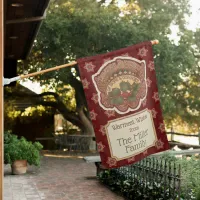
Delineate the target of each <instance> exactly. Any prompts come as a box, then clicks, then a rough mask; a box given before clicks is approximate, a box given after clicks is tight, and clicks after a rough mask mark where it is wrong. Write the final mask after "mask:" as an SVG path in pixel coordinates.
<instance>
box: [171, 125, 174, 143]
mask: <svg viewBox="0 0 200 200" xmlns="http://www.w3.org/2000/svg"><path fill="white" fill-rule="evenodd" d="M171 141H174V129H173V126H172V127H171Z"/></svg>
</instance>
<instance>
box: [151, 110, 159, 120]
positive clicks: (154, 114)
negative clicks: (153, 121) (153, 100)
mask: <svg viewBox="0 0 200 200" xmlns="http://www.w3.org/2000/svg"><path fill="white" fill-rule="evenodd" d="M151 114H152V117H153V118H156V115H157V114H158V112H156V110H155V108H153V109H152V110H151Z"/></svg>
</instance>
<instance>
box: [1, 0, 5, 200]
mask: <svg viewBox="0 0 200 200" xmlns="http://www.w3.org/2000/svg"><path fill="white" fill-rule="evenodd" d="M3 7H4V0H2V1H0V199H3V177H4V175H3V173H4V170H3V163H4V162H3V132H4V131H3V65H4V62H3V60H4V52H3V49H4V42H3V38H4V23H3V21H4V17H3V13H4V12H3Z"/></svg>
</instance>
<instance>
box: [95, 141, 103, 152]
mask: <svg viewBox="0 0 200 200" xmlns="http://www.w3.org/2000/svg"><path fill="white" fill-rule="evenodd" d="M97 147H98V152H104V148H105V145H103V143H102V142H99V143H97Z"/></svg>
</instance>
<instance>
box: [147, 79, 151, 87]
mask: <svg viewBox="0 0 200 200" xmlns="http://www.w3.org/2000/svg"><path fill="white" fill-rule="evenodd" d="M146 83H147V87H151V83H152V81H151V80H150V79H149V78H147V79H146Z"/></svg>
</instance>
